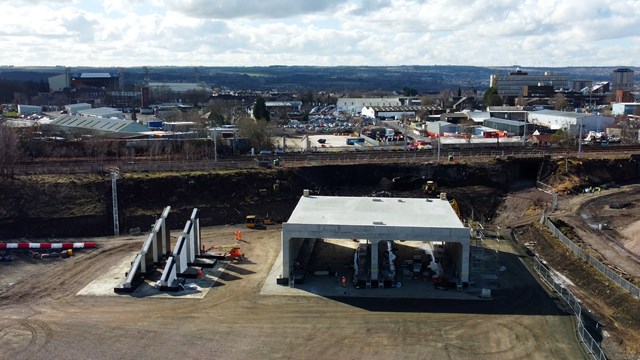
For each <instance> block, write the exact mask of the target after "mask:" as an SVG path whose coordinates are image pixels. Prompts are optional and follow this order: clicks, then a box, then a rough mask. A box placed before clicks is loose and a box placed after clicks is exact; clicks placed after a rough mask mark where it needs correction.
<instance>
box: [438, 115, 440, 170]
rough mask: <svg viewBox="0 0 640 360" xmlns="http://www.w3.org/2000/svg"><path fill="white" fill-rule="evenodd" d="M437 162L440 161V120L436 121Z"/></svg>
mask: <svg viewBox="0 0 640 360" xmlns="http://www.w3.org/2000/svg"><path fill="white" fill-rule="evenodd" d="M438 162H440V122H438Z"/></svg>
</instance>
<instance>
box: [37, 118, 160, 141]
mask: <svg viewBox="0 0 640 360" xmlns="http://www.w3.org/2000/svg"><path fill="white" fill-rule="evenodd" d="M42 127H43V129H44V130H48V131H60V132H67V133H69V132H72V133H77V134H89V135H93V136H100V137H108V138H117V139H127V138H136V137H144V136H145V134H144V133H145V132H147V131H149V129H148V128H147V127H146V126H144V125H142V124H139V123H137V122H135V121H132V120H122V119H105V118H96V117H86V116H78V115H63V116H60V117H58V118H56V119H55V120H53V121H51V122H50V123H48V124H43V125H42Z"/></svg>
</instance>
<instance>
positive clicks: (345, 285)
mask: <svg viewBox="0 0 640 360" xmlns="http://www.w3.org/2000/svg"><path fill="white" fill-rule="evenodd" d="M341 283H342V287H347V277H346V276H342V280H341Z"/></svg>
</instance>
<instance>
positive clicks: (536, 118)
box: [529, 110, 615, 134]
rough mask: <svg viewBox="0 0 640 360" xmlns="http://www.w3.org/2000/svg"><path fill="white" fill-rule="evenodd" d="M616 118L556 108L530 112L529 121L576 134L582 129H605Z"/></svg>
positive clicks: (584, 130)
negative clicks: (557, 109)
mask: <svg viewBox="0 0 640 360" xmlns="http://www.w3.org/2000/svg"><path fill="white" fill-rule="evenodd" d="M614 120H615V119H614V118H613V117H609V116H602V115H597V114H589V113H578V112H568V111H556V110H540V111H531V112H529V122H530V123H532V124H537V125H541V126H544V127H546V128H548V129H550V130H560V129H566V130H569V131H571V132H573V133H574V134H577V133H578V132H579V129H580V126H582V127H583V128H582V131H583V133H584V132H588V131H604V130H605V129H606V128H607V127H609V126H611V125H612V124H613V123H614Z"/></svg>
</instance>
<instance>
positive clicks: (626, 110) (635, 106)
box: [611, 102, 640, 116]
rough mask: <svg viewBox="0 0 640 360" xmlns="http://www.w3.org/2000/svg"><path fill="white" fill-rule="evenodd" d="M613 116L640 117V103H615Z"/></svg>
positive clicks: (612, 105) (612, 107)
mask: <svg viewBox="0 0 640 360" xmlns="http://www.w3.org/2000/svg"><path fill="white" fill-rule="evenodd" d="M611 114H612V115H614V116H616V115H636V116H638V115H640V103H636V102H634V103H613V104H611Z"/></svg>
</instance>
